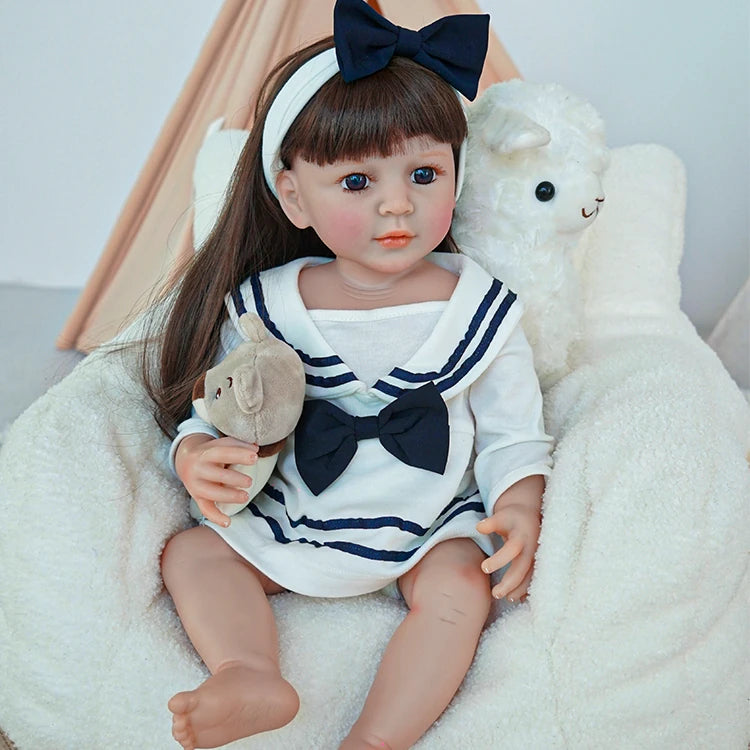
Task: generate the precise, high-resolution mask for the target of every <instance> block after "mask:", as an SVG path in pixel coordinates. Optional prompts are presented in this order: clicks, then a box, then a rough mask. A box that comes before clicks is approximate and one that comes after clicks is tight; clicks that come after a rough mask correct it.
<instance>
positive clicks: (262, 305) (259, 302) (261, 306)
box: [232, 273, 346, 382]
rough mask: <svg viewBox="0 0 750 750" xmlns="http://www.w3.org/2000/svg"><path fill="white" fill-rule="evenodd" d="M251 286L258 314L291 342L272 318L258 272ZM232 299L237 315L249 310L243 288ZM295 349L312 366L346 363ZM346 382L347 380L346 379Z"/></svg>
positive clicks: (274, 330) (275, 332)
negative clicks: (243, 295)
mask: <svg viewBox="0 0 750 750" xmlns="http://www.w3.org/2000/svg"><path fill="white" fill-rule="evenodd" d="M250 288H251V289H252V292H253V298H254V301H255V310H256V312H257V313H258V316H259V317H260V319H261V320H262V321H263V323H264V325H265V326H266V328H267V329H268V330H269V331H270V332H271V333H272V334H273V335H274V336H275V337H276V338H277V339H279V340H280V341H283V342H284V343H285V344H288V343H289V342H288V341H287V340H286V339H285V338H284V336H283V334H282V333H281V331H280V330H279V329H278V328H277V327H276V324H275V323H274V322H273V320H271V315H270V313H269V312H268V308H267V307H266V301H265V297H264V296H263V287H262V285H261V282H260V276H259V274H257V273H254V274H253V275H252V276H251V277H250ZM232 299H233V301H234V307H235V310H236V311H237V315H238V316H239V315H242V313H243V312H247V307H246V305H245V301H244V299H243V297H242V291H241V289H239V288H238V289H236V290H235V291H234V292H232ZM294 351H296V352H297V354H298V355H299V358H300V359H301V360H302V361H303V362H304V363H305V364H308V365H310V366H311V367H331V366H333V365H342V364H344V362H343V360H342V359H341V357H338V356H336V355H333V356H329V357H313V356H311V355H309V354H307V352H303V351H302V350H301V349H295V350H294ZM345 382H346V381H345Z"/></svg>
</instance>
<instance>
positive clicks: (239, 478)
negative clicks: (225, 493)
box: [201, 464, 253, 489]
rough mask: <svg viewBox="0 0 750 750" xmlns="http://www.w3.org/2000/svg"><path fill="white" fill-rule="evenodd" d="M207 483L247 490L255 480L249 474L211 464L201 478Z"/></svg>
mask: <svg viewBox="0 0 750 750" xmlns="http://www.w3.org/2000/svg"><path fill="white" fill-rule="evenodd" d="M201 478H202V479H204V480H205V481H207V482H212V483H214V484H224V485H226V486H227V487H233V488H243V487H244V488H245V489H247V488H248V487H249V486H250V485H251V484H252V483H253V480H252V478H251V477H249V476H248V475H247V474H244V473H243V472H241V471H237V470H236V469H231V468H224V467H223V466H215V465H213V464H211V465H210V466H207V467H206V468H205V469H204V471H203V475H202V477H201Z"/></svg>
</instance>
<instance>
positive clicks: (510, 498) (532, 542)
mask: <svg viewBox="0 0 750 750" xmlns="http://www.w3.org/2000/svg"><path fill="white" fill-rule="evenodd" d="M543 494H544V477H543V476H541V475H539V474H535V475H533V476H528V477H524V478H523V479H521V480H519V481H518V482H516V483H515V484H513V485H511V486H510V487H509V488H508V489H507V490H505V492H503V494H502V495H500V497H499V498H498V499H497V502H496V503H495V506H494V508H493V511H494V512H493V513H492V515H491V516H490V517H489V518H485V519H484V520H483V521H480V522H479V523H478V524H477V530H478V531H479V532H480V533H482V534H498V535H499V536H501V537H502V538H503V546H502V549H500V550H498V551H497V552H495V554H494V555H492V556H491V557H489V558H487V560H485V561H484V562H483V563H482V570H484V572H485V573H494V572H495V571H497V570H500V568H503V567H505V566H506V565H508V563H510V567H509V568H508V570H506V571H505V574H504V575H503V579H502V581H500V583H498V584H497V585H496V586H495V587H494V588H493V589H492V595H493V596H494V597H495V598H496V599H502V598H503V597H504V596H507V597H508V599H509V601H515V600H517V599H520V598H521V597H523V596H525V595H526V592H527V591H528V588H529V583H530V582H531V575H532V573H533V570H534V555H535V553H536V548H537V546H538V544H539V531H540V528H541V522H542V495H543Z"/></svg>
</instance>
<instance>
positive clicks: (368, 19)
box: [333, 0, 490, 99]
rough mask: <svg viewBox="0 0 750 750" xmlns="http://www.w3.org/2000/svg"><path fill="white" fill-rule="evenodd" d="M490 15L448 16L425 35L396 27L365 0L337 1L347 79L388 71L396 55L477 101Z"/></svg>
mask: <svg viewBox="0 0 750 750" xmlns="http://www.w3.org/2000/svg"><path fill="white" fill-rule="evenodd" d="M489 25H490V17H489V16H488V15H487V14H481V15H480V14H461V15H455V16H445V18H441V19H439V20H437V21H435V22H434V23H431V24H429V25H428V26H425V27H423V28H421V29H420V30H419V31H412V30H411V29H404V28H401V27H400V26H396V25H395V24H393V23H391V22H390V21H388V20H387V19H385V18H383V16H381V15H380V14H379V13H378V12H377V11H375V10H373V9H372V8H371V7H370V6H369V5H368V4H367V3H366V2H364V0H337V2H336V7H335V8H334V9H333V38H334V41H335V43H336V57H337V58H338V63H339V69H340V70H341V76H342V78H343V79H344V80H345V81H346V82H347V83H351V82H352V81H356V80H357V79H359V78H364V77H365V76H369V75H371V74H372V73H376V72H377V71H378V70H382V69H383V68H385V66H386V65H388V63H389V62H390V60H391V58H392V57H393V56H394V55H398V56H401V57H409V58H411V59H412V60H414V62H417V63H419V64H420V65H423V66H424V67H425V68H429V69H430V70H432V71H433V72H435V73H437V74H438V75H439V76H440V77H441V78H443V79H444V80H445V81H447V82H448V83H450V84H451V86H453V88H455V89H458V91H460V92H461V93H462V94H463V95H464V96H465V97H466V98H467V99H474V97H475V96H476V95H477V88H478V86H479V76H480V75H481V73H482V67H483V66H484V58H485V56H486V54H487V43H488V34H489Z"/></svg>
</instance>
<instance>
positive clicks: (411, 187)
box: [277, 137, 455, 274]
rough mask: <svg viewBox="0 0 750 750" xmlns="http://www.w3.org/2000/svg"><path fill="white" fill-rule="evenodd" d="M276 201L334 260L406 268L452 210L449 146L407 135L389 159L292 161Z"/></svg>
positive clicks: (429, 245) (387, 269) (431, 243)
mask: <svg viewBox="0 0 750 750" xmlns="http://www.w3.org/2000/svg"><path fill="white" fill-rule="evenodd" d="M277 185H278V188H279V200H280V202H281V205H282V207H283V208H284V211H285V213H286V214H287V216H288V217H289V219H290V220H291V221H292V223H293V224H294V225H295V226H297V227H298V228H300V229H302V228H305V227H312V228H313V229H315V231H316V232H317V234H318V236H319V237H320V239H321V240H322V241H323V242H324V243H325V245H326V246H327V247H328V248H329V249H330V250H331V251H332V252H333V254H334V255H335V256H336V257H337V258H339V259H345V260H346V261H348V262H349V264H350V265H352V264H353V265H354V266H360V267H361V268H362V269H365V270H368V271H375V272H378V273H380V274H391V273H393V274H398V273H402V272H404V271H406V270H408V269H409V268H410V267H411V266H413V265H414V264H416V263H417V262H418V261H420V260H422V258H424V257H425V256H426V255H427V254H428V253H429V252H431V251H432V250H434V249H435V248H436V247H437V246H438V245H439V244H440V242H441V241H442V239H443V238H444V237H445V235H446V234H447V233H448V230H449V229H450V225H451V220H452V218H453V209H454V207H455V198H454V192H455V167H454V162H453V150H452V149H451V146H450V144H447V143H439V142H437V141H435V140H433V139H431V138H425V137H422V138H409V139H407V140H405V141H404V142H403V147H402V149H401V150H399V151H397V152H396V153H394V154H391V155H390V156H386V157H381V156H372V157H368V158H366V159H363V160H361V161H348V160H346V161H337V162H335V163H333V164H326V165H323V166H319V165H317V164H313V163H311V162H307V161H304V160H302V159H299V158H297V159H295V161H294V163H293V164H292V168H291V169H289V170H285V171H284V172H282V173H281V174H280V175H279V180H278V182H277Z"/></svg>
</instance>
